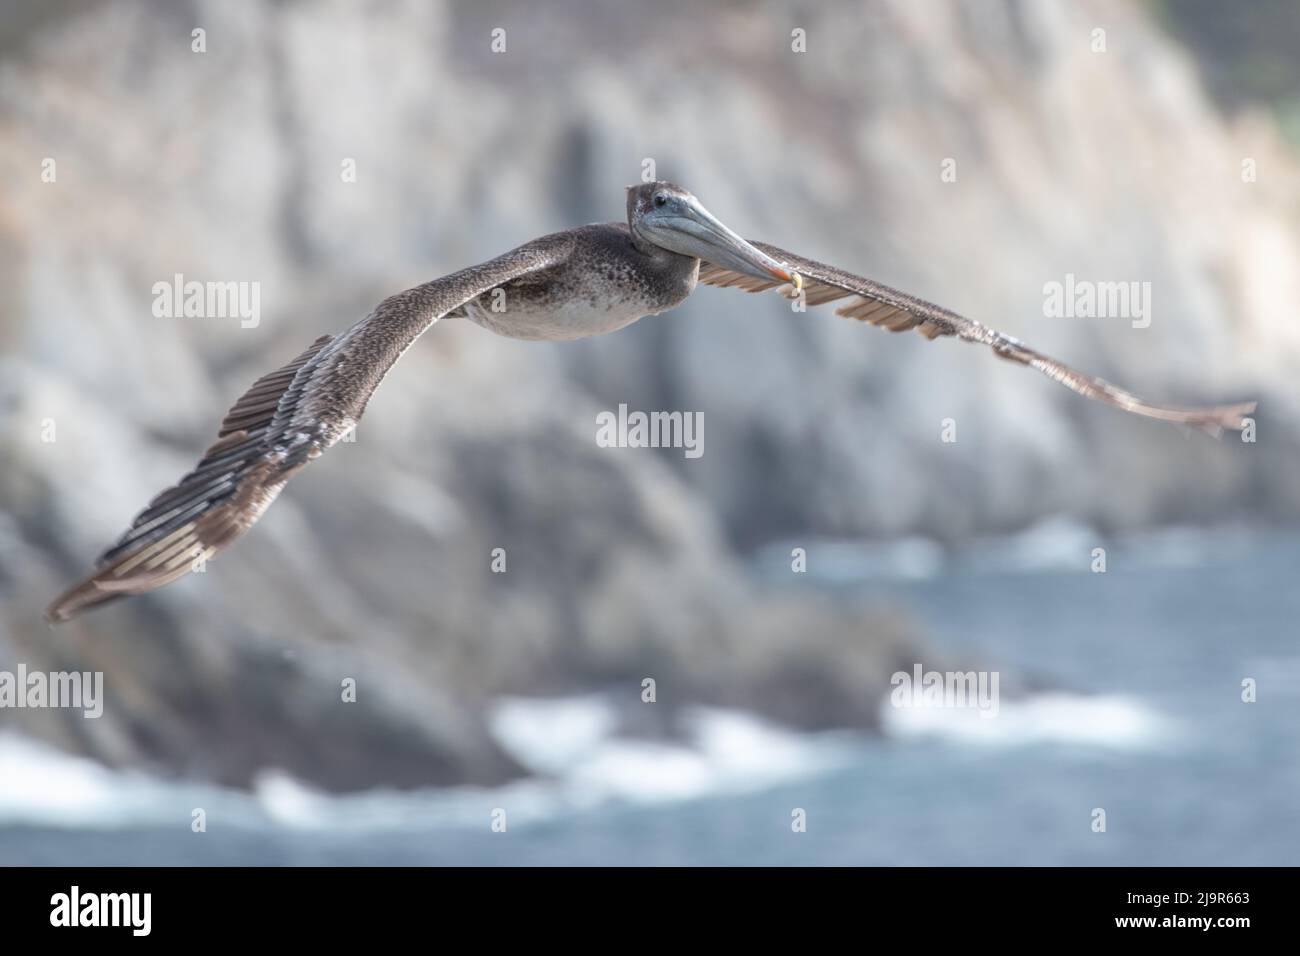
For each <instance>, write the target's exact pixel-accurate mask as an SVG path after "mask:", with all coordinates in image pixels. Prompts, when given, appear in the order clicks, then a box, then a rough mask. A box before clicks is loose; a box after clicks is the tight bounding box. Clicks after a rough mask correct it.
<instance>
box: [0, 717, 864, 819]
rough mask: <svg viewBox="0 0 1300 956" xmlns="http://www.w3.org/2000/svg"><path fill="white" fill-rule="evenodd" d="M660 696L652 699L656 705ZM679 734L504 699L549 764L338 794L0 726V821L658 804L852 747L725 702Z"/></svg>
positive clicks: (510, 738)
mask: <svg viewBox="0 0 1300 956" xmlns="http://www.w3.org/2000/svg"><path fill="white" fill-rule="evenodd" d="M645 706H653V705H649V704H647V705H645ZM685 724H686V726H687V727H688V730H689V732H688V735H687V738H686V739H684V740H682V741H680V742H660V741H649V740H637V739H629V738H627V737H621V736H618V735H617V734H616V721H615V717H614V712H613V710H612V708H611V707H610V706H609V705H608V703H606V702H605V701H603V700H602V699H601V698H600V697H596V696H593V697H578V698H565V699H556V700H530V699H510V700H504V701H502V702H500V704H499V706H498V707H497V708H496V709H495V712H494V714H493V718H492V726H493V730H494V732H495V733H496V735H497V736H498V738H499V740H500V742H501V743H502V745H503V746H504V747H506V749H507V750H509V751H510V752H511V753H512V754H513V755H514V756H515V757H516V759H518V760H519V761H520V763H522V764H523V765H524V766H525V767H527V768H528V769H530V770H532V771H534V772H535V773H536V774H538V776H537V777H534V778H530V779H525V780H522V781H517V782H515V783H511V784H507V785H505V786H502V787H495V788H480V787H452V788H445V789H425V790H414V791H394V790H381V789H376V790H370V791H365V792H361V793H356V794H327V793H323V792H320V791H318V790H316V789H314V788H312V787H310V786H307V785H305V784H303V783H301V782H300V781H298V780H296V779H294V778H293V777H292V776H290V775H289V774H287V773H284V772H283V771H279V770H274V769H269V770H267V771H264V772H263V773H261V774H259V775H258V777H257V779H256V781H255V782H254V786H253V788H252V791H251V792H245V791H242V790H232V789H227V788H223V787H217V786H211V785H205V784H195V783H187V782H179V781H174V780H168V779H165V778H161V777H156V776H152V775H149V774H146V773H142V772H139V771H134V770H113V769H111V768H108V767H104V766H103V765H101V764H98V763H96V762H94V761H92V760H87V759H84V758H80V757H74V756H70V755H68V754H65V753H62V752H60V751H58V750H55V749H53V748H50V747H48V746H46V745H44V744H40V743H37V742H35V741H32V740H29V739H26V738H22V737H18V736H14V735H12V734H10V735H3V734H0V825H3V824H19V825H22V824H26V825H43V826H75V827H83V828H105V829H109V828H117V827H124V826H176V827H184V828H189V826H190V823H191V819H192V818H191V814H192V812H193V810H194V809H195V808H202V809H203V810H204V812H205V814H206V818H207V826H208V828H209V830H212V829H216V828H219V827H231V826H233V827H244V828H259V827H268V826H274V827H285V828H296V829H306V830H312V829H327V830H334V831H353V832H356V831H371V830H386V829H432V828H438V827H471V826H484V825H486V823H485V821H487V820H488V819H489V814H490V813H491V811H492V810H493V809H495V808H498V807H501V808H504V809H506V811H507V813H508V819H509V820H510V821H511V823H512V824H513V823H518V822H525V821H528V820H536V819H542V818H546V817H551V816H556V815H562V814H565V813H572V812H577V811H580V810H582V809H585V808H589V807H592V806H596V805H600V804H603V803H608V802H610V801H621V802H626V803H644V804H658V803H664V802H672V801H677V800H688V799H695V798H699V797H705V796H709V795H713V794H718V793H727V792H743V791H746V790H754V789H761V788H763V787H768V786H772V785H774V784H777V783H780V782H782V781H786V780H791V779H796V778H798V777H801V776H804V775H807V774H811V773H816V772H819V771H821V770H823V769H825V768H828V767H831V766H834V765H836V764H837V763H838V762H841V761H842V760H844V759H846V757H847V754H848V753H849V750H850V748H849V747H847V746H846V745H845V744H844V742H843V741H842V739H841V738H839V737H833V736H830V735H816V736H808V735H801V734H797V733H793V732H790V731H786V730H782V729H780V728H777V727H773V726H771V725H769V724H767V723H765V722H763V721H760V720H758V719H756V718H753V717H751V716H748V715H745V714H740V713H735V712H730V711H722V710H705V709H701V710H695V711H691V712H690V713H688V714H687V715H686V720H685Z"/></svg>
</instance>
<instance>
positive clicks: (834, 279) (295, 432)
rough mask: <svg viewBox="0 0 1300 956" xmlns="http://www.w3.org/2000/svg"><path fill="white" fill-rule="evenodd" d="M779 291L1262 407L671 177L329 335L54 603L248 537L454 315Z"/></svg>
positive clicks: (549, 318)
mask: <svg viewBox="0 0 1300 956" xmlns="http://www.w3.org/2000/svg"><path fill="white" fill-rule="evenodd" d="M700 282H703V283H706V284H708V285H715V286H722V287H734V288H739V289H742V290H744V291H747V292H761V291H765V290H768V289H780V290H781V291H782V292H783V293H784V294H785V295H787V296H802V297H803V298H804V299H805V301H806V304H807V305H821V304H823V303H827V302H833V301H837V300H841V299H843V300H847V301H846V302H844V303H843V304H841V305H840V306H839V307H838V308H837V309H836V312H837V313H838V314H840V315H843V316H847V317H849V318H854V319H860V320H862V321H864V322H867V323H869V324H872V325H878V326H881V327H883V328H886V329H888V330H890V331H893V332H901V331H904V330H906V329H917V330H918V331H920V332H921V334H922V335H925V336H926V337H927V338H930V339H933V338H937V337H940V336H953V337H956V338H960V339H964V340H966V341H969V342H974V343H977V344H981V345H985V346H988V347H989V348H991V349H992V350H993V352H994V354H996V355H998V356H999V357H1001V358H1005V359H1009V360H1011V361H1013V362H1017V363H1019V364H1022V365H1027V366H1029V367H1031V368H1035V369H1038V370H1039V371H1041V372H1043V373H1045V374H1046V375H1048V376H1049V377H1051V378H1052V379H1054V380H1055V381H1057V382H1060V383H1061V384H1063V385H1065V386H1067V387H1068V388H1071V389H1073V390H1074V391H1076V392H1079V393H1080V394H1082V395H1084V396H1087V397H1089V398H1094V399H1098V400H1100V401H1103V402H1105V403H1107V404H1110V405H1113V406H1115V407H1117V408H1120V409H1122V410H1124V411H1127V412H1131V413H1133V414H1137V415H1143V416H1146V417H1149V418H1155V419H1160V420H1163V421H1169V422H1176V423H1181V424H1186V425H1191V426H1194V427H1197V428H1200V429H1203V430H1205V431H1208V432H1211V433H1213V434H1218V432H1219V431H1220V430H1222V429H1223V428H1233V429H1241V428H1243V427H1245V423H1246V419H1245V417H1244V416H1246V415H1247V414H1249V413H1250V412H1252V411H1253V410H1254V408H1255V405H1254V403H1253V402H1250V403H1244V404H1239V405H1226V406H1216V407H1208V408H1176V407H1171V406H1163V405H1153V404H1150V403H1148V402H1145V401H1143V400H1142V399H1140V398H1138V397H1137V396H1135V395H1133V394H1132V393H1130V392H1127V391H1125V390H1123V389H1121V388H1118V387H1117V386H1115V385H1112V384H1110V383H1109V382H1106V381H1104V380H1103V379H1100V378H1095V377H1092V376H1089V375H1085V374H1084V373H1082V372H1079V371H1076V370H1075V369H1073V368H1071V367H1069V366H1068V365H1065V364H1063V363H1061V362H1059V361H1057V360H1056V359H1053V358H1050V357H1048V356H1046V355H1044V354H1042V353H1041V352H1037V351H1035V350H1034V349H1031V348H1029V347H1028V346H1026V345H1024V344H1023V343H1021V342H1019V341H1017V340H1016V339H1014V338H1012V337H1011V336H1008V335H1003V334H1002V333H1000V332H997V331H995V330H993V329H991V328H989V327H987V326H985V325H982V324H980V323H979V322H976V321H974V320H972V319H968V318H965V317H963V316H961V315H958V314H957V313H955V312H950V311H948V310H947V309H944V308H942V307H940V306H937V305H934V304H932V303H929V302H926V301H924V300H922V299H918V298H915V297H914V296H910V295H908V294H907V293H904V292H899V291H898V290H896V289H891V288H889V287H888V286H885V285H881V284H880V283H877V282H873V281H872V280H870V279H865V278H863V277H861V276H857V275H854V274H852V273H849V272H844V271H842V270H840V269H837V268H835V267H833V266H828V265H824V264H823V263H820V262H816V261H814V260H812V259H806V258H803V257H801V256H796V255H794V254H793V253H789V252H786V251H784V250H782V249H779V248H777V247H776V246H771V245H768V244H766V243H761V242H750V241H747V240H745V239H742V238H741V237H740V236H739V235H737V234H736V233H735V232H733V231H732V230H731V229H729V228H728V227H727V226H725V225H723V224H722V223H721V222H720V221H719V220H718V219H717V218H715V217H714V216H713V215H712V214H711V213H710V212H708V210H706V209H705V208H704V206H703V205H701V203H700V201H699V200H698V199H696V198H695V196H693V195H691V193H689V192H687V191H686V190H685V189H683V188H681V187H680V186H676V185H674V184H672V183H668V182H652V183H644V184H642V185H639V186H631V187H628V191H627V222H626V224H624V223H605V224H596V225H588V226H580V227H578V228H576V229H569V230H566V231H564V232H557V233H552V234H551V235H548V236H543V237H541V238H540V239H534V240H533V241H532V242H528V243H525V244H524V245H522V246H519V247H518V248H516V249H512V250H511V251H510V252H507V253H505V254H504V255H501V256H498V257H497V258H495V259H492V260H489V261H488V262H484V263H481V264H479V265H475V266H470V267H469V268H466V269H462V270H460V271H459V272H453V273H451V274H450V275H447V276H443V277H442V278H440V279H435V280H433V281H431V282H426V283H424V284H423V285H418V286H415V287H414V288H411V289H407V290H406V291H405V292H399V293H397V294H396V295H393V296H390V297H389V298H387V299H385V300H384V301H383V302H381V303H380V304H379V305H378V306H376V307H375V309H374V311H372V312H371V313H370V314H369V315H368V316H366V317H365V318H364V319H362V320H361V321H359V322H357V323H356V324H355V325H353V326H352V327H351V328H349V329H347V330H345V331H344V332H342V333H340V334H338V335H334V336H331V335H324V336H321V337H320V338H318V339H317V340H316V341H315V342H313V343H312V345H311V346H310V347H309V348H307V349H306V350H305V351H304V352H302V353H301V354H300V355H298V356H297V357H295V358H294V359H293V360H292V361H290V362H289V363H288V364H286V365H283V366H281V367H280V368H278V369H276V370H274V371H272V372H269V373H268V374H266V375H264V376H262V377H261V378H260V379H258V380H257V381H256V382H254V383H253V385H252V387H251V388H250V389H249V390H248V391H247V392H246V393H245V394H244V395H243V396H242V397H240V399H239V400H238V401H237V402H236V403H235V404H234V406H232V407H231V409H230V411H229V412H228V413H227V414H226V417H225V419H224V420H223V421H222V423H221V427H220V428H219V430H218V432H217V441H216V443H215V444H213V445H212V446H211V447H210V448H208V450H207V452H206V453H204V455H203V457H202V458H201V459H200V460H199V462H198V464H196V465H195V467H194V468H193V469H192V470H191V471H190V472H189V473H188V474H186V475H185V476H184V477H183V478H181V480H180V481H179V482H178V483H177V484H176V485H175V486H173V487H171V488H168V489H166V490H164V491H163V492H161V493H160V494H159V495H157V496H156V497H155V498H154V499H153V501H151V502H150V503H149V505H148V507H146V508H145V509H144V510H143V511H142V512H141V513H140V514H139V515H137V516H136V519H135V521H133V522H132V524H131V526H130V528H128V529H127V531H126V532H125V534H123V535H122V537H121V538H120V539H119V540H118V541H117V542H116V543H115V544H114V545H113V546H112V547H110V548H109V549H108V550H107V551H105V552H104V554H103V555H101V557H100V559H99V562H98V566H97V568H96V570H95V571H94V572H93V573H92V574H90V575H89V576H88V577H87V578H85V579H84V580H83V581H81V582H80V583H78V584H77V585H75V586H73V587H72V588H70V589H69V590H68V591H66V592H65V593H64V594H62V595H61V596H60V597H59V598H58V599H56V600H55V601H54V603H53V604H51V605H50V607H49V609H48V611H47V612H46V616H47V618H48V619H49V620H50V621H52V622H53V621H66V620H68V619H69V618H72V617H74V616H75V615H77V614H78V613H80V612H82V611H84V610H86V609H88V608H92V607H95V606H97V605H100V604H104V603H106V602H108V601H111V600H113V599H115V598H119V597H124V596H127V595H132V594H141V593H144V592H147V591H152V590H154V589H156V588H159V587H162V586H163V585H165V584H168V583H170V582H172V581H174V580H176V579H177V578H180V577H183V576H184V575H185V574H187V573H188V572H189V571H190V570H192V569H193V568H195V567H198V566H200V565H201V564H202V562H204V561H206V560H207V559H208V558H210V557H211V556H212V555H214V554H215V553H217V552H218V551H221V550H222V549H224V548H226V547H227V546H229V545H230V544H231V543H232V542H233V541H234V540H236V539H237V538H239V537H240V536H241V535H243V534H244V533H245V532H246V531H247V530H248V529H249V528H250V527H251V526H252V525H253V524H254V523H255V522H256V521H257V519H258V518H259V517H260V516H261V515H262V513H263V512H264V511H265V510H266V509H267V508H268V507H269V506H270V505H271V503H272V502H273V501H274V500H275V498H276V496H277V495H278V494H279V493H280V491H281V489H282V488H283V487H284V485H285V483H286V482H287V481H288V480H289V478H290V477H292V475H293V474H294V473H295V472H297V471H298V470H299V469H301V468H302V467H304V466H305V465H306V464H307V463H308V462H309V461H311V460H313V459H315V458H317V457H319V456H320V455H321V453H322V452H324V451H325V450H326V449H328V448H329V447H330V446H332V445H334V444H335V443H336V442H338V441H339V439H340V438H342V437H343V436H344V435H345V434H347V433H348V431H349V430H351V429H352V428H353V427H354V426H355V425H356V423H357V421H358V420H359V419H360V418H361V416H362V414H363V413H364V412H365V408H366V403H367V402H368V401H369V399H370V396H371V394H372V393H373V392H374V390H375V389H376V388H377V387H378V386H379V383H380V382H381V381H382V380H383V378H384V376H385V375H386V374H387V372H388V370H389V368H391V367H392V365H393V363H394V362H396V361H397V359H398V358H400V357H401V355H402V353H403V352H405V351H406V350H407V349H408V348H410V347H411V345H412V344H414V342H415V340H416V339H417V338H419V337H420V335H421V334H423V333H424V332H425V330H427V329H428V328H429V327H430V326H432V325H433V324H434V323H436V322H437V321H438V320H439V319H442V318H453V317H454V318H466V319H468V320H470V321H471V322H473V323H475V324H477V325H479V326H482V327H483V328H485V329H487V330H488V331H491V332H495V333H497V334H498V335H504V336H509V337H510V338H517V339H530V340H534V341H567V340H570V339H579V338H584V337H586V336H589V335H602V334H604V333H606V332H614V331H617V330H618V329H621V328H623V327H624V326H627V325H630V324H631V323H632V322H635V321H636V320H637V319H640V318H642V317H644V316H647V315H657V314H659V313H661V312H665V311H667V310H669V309H671V308H673V307H675V306H677V305H679V304H680V303H681V302H683V301H684V300H685V299H686V297H687V296H689V295H690V294H691V293H692V292H693V291H694V290H695V287H696V285H697V284H698V283H700Z"/></svg>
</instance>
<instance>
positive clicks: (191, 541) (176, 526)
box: [46, 233, 571, 621]
mask: <svg viewBox="0 0 1300 956" xmlns="http://www.w3.org/2000/svg"><path fill="white" fill-rule="evenodd" d="M570 248H571V242H570V241H569V240H568V239H567V237H566V234H564V233H558V234H556V235H554V236H547V237H545V238H544V239H539V240H536V241H534V242H531V243H528V244H527V245H524V246H520V247H519V248H518V249H515V250H513V251H512V252H508V253H506V254H505V255H503V256H501V257H499V258H497V259H493V260H491V261H490V262H486V263H483V264H482V265H478V266H472V267H470V268H468V269H465V270H462V271H460V272H456V273H453V274H452V275H449V276H446V277H444V278H441V279H435V280H434V281H432V282H428V283H425V284H424V285H420V286H416V287H415V288H413V289H407V290H406V291H405V292H400V293H398V294H397V295H394V296H391V297H389V298H387V299H385V300H384V301H383V302H381V303H380V304H379V305H378V306H377V307H376V308H375V310H374V311H373V312H371V313H370V315H368V316H366V318H364V319H362V320H361V321H360V322H358V323H357V324H356V325H354V326H352V327H351V328H350V329H348V330H347V331H346V332H343V333H341V334H340V335H337V336H329V335H324V336H321V337H320V338H318V339H317V340H316V341H315V342H313V343H312V345H311V347H310V348H308V349H307V350H306V351H305V352H303V353H302V354H301V355H299V356H297V357H296V358H295V359H294V360H293V361H291V362H289V363H288V364H287V365H284V366H282V367H280V368H278V369H276V370H275V371H274V372H271V373H269V374H267V375H264V376H262V377H261V378H259V379H258V380H257V381H256V382H255V383H253V386H252V388H250V389H249V390H248V391H247V392H246V393H245V394H244V395H243V396H242V397H241V398H240V399H239V401H237V402H236V403H235V404H234V406H233V407H232V408H231V409H230V411H229V412H228V413H227V414H226V417H225V420H224V421H223V422H222V423H221V428H220V431H219V432H218V433H217V441H216V444H214V445H213V446H212V447H211V448H209V449H208V450H207V451H206V452H205V453H204V454H203V457H202V458H201V459H199V462H198V464H197V465H195V466H194V468H193V470H192V471H190V472H189V474H187V475H185V477H183V478H182V479H181V480H180V481H179V482H177V484H176V485H175V486H174V487H171V488H168V489H166V490H165V491H163V492H162V493H161V494H159V495H158V496H157V497H156V498H154V499H153V501H151V502H150V503H149V506H148V507H147V508H145V510H144V511H142V512H141V513H140V514H139V515H138V516H137V517H136V519H135V521H133V522H132V523H131V527H130V528H129V529H127V531H126V533H125V534H124V535H122V537H121V538H120V539H119V540H118V542H117V543H116V544H114V545H113V546H112V547H111V548H109V549H108V550H107V551H106V552H104V554H103V555H102V556H101V557H100V559H99V562H98V566H97V568H96V570H95V572H94V573H93V574H92V575H90V576H89V577H88V578H86V579H85V580H84V581H82V582H81V583H80V584H77V585H75V586H74V587H72V588H70V589H69V590H68V591H66V592H65V593H64V594H62V595H61V596H60V597H59V598H58V599H57V600H56V601H55V602H54V603H53V604H51V605H50V607H49V609H48V610H47V611H46V617H47V619H49V620H50V621H66V620H68V619H69V618H71V617H73V616H74V615H76V614H78V613H80V612H81V611H83V610H85V609H87V608H90V607H93V606H96V605H99V604H103V603H105V602H107V601H111V600H113V599H114V598H118V597H123V596H126V595H130V594H141V593H143V592H145V591H152V590H154V589H155V588H160V587H162V586H163V585H165V584H169V583H171V582H172V581H175V580H176V579H177V578H179V577H182V576H184V575H185V574H186V573H188V572H189V571H190V570H192V569H193V568H194V567H196V566H198V565H199V563H200V562H202V561H206V560H207V559H208V558H210V557H211V556H212V555H214V554H216V553H217V552H218V551H220V550H222V549H223V548H225V547H227V546H228V545H229V544H230V543H231V542H233V541H234V540H235V539H236V538H238V537H239V536H240V535H242V534H243V533H244V532H245V531H247V530H248V529H249V528H250V527H252V525H253V523H254V522H255V521H257V519H258V518H259V517H260V516H261V514H262V512H264V511H265V510H266V509H267V508H268V507H269V506H270V504H271V502H273V501H274V500H275V497H276V495H278V494H279V493H280V489H281V488H283V487H284V485H285V482H287V481H288V480H289V478H290V477H291V476H292V475H293V474H294V472H296V471H297V470H298V469H300V468H302V467H303V466H304V465H305V464H306V463H307V462H309V461H310V460H312V459H313V458H317V457H319V456H320V454H321V452H323V451H324V450H325V449H327V448H329V447H330V446H331V445H333V444H334V443H335V442H337V441H338V440H339V439H340V438H342V437H343V436H344V435H345V434H346V433H347V432H348V430H349V429H351V428H352V427H353V426H354V425H355V424H356V422H357V421H358V420H359V419H360V418H361V415H362V412H364V411H365V407H366V402H367V401H368V400H369V399H370V395H371V393H372V392H374V390H375V388H377V387H378V385H379V383H380V382H381V381H382V380H383V378H384V376H385V375H386V374H387V372H388V370H389V368H391V367H392V365H393V363H394V362H396V361H397V359H398V358H399V357H400V356H401V354H402V353H403V352H404V351H406V349H407V348H409V347H410V346H411V344H412V343H414V342H415V340H416V339H417V338H419V336H420V334H421V333H423V332H424V330H425V329H427V328H428V327H429V326H431V325H433V323H435V322H436V321H438V319H440V318H442V317H443V316H444V315H446V314H447V313H448V312H451V311H453V310H454V309H456V308H458V307H459V306H462V305H464V304H465V303H466V302H468V301H470V300H472V299H473V298H475V297H476V296H479V295H482V294H483V293H484V292H487V291H490V290H491V289H494V288H496V287H497V286H499V285H502V284H503V283H506V282H509V281H510V280H512V279H516V278H518V277H519V276H522V275H526V274H528V273H531V272H537V271H540V270H542V269H546V268H549V267H551V266H554V265H557V264H559V263H560V262H561V261H563V259H564V258H565V257H566V256H567V255H568V252H569V250H570Z"/></svg>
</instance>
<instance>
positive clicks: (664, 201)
mask: <svg viewBox="0 0 1300 956" xmlns="http://www.w3.org/2000/svg"><path fill="white" fill-rule="evenodd" d="M655 205H656V206H659V207H663V206H667V205H668V197H667V196H665V195H664V194H663V193H659V194H658V195H656V196H655Z"/></svg>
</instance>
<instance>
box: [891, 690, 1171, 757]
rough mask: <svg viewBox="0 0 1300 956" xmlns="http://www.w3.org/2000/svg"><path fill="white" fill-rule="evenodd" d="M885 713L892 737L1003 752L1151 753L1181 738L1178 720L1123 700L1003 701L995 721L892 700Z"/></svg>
mask: <svg viewBox="0 0 1300 956" xmlns="http://www.w3.org/2000/svg"><path fill="white" fill-rule="evenodd" d="M880 713H881V722H882V725H883V726H884V729H885V733H886V734H887V735H889V736H891V737H897V738H904V739H911V738H919V737H928V738H939V739H944V740H950V741H953V742H958V743H963V744H980V745H988V746H1000V747H1012V746H1024V745H1027V744H1046V743H1054V744H1067V745H1081V746H1088V747H1099V748H1105V749H1113V750H1145V749H1157V748H1160V747H1163V746H1166V745H1168V744H1170V743H1172V742H1173V741H1174V740H1176V739H1177V737H1178V734H1177V727H1176V725H1175V724H1174V722H1173V721H1172V720H1170V719H1169V718H1167V717H1165V716H1164V715H1162V714H1160V713H1158V712H1156V711H1154V710H1152V709H1151V708H1149V707H1147V706H1146V705H1145V704H1143V703H1142V702H1141V701H1139V700H1135V699H1133V698H1130V697H1121V696H1096V697H1093V696H1086V695H1082V694H1067V693H1045V694H1035V695H1032V696H1030V697H1026V698H1024V699H1023V700H1011V701H1008V700H1003V701H1001V703H1000V706H999V709H998V713H997V715H996V716H995V717H992V718H989V717H986V716H981V714H980V712H979V711H978V710H976V709H974V708H958V707H942V706H928V707H927V706H916V707H894V706H892V705H891V704H890V702H889V699H888V698H886V699H885V701H884V702H883V703H882V704H881V710H880Z"/></svg>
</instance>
